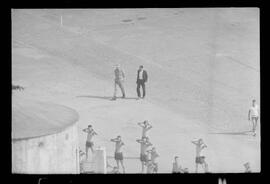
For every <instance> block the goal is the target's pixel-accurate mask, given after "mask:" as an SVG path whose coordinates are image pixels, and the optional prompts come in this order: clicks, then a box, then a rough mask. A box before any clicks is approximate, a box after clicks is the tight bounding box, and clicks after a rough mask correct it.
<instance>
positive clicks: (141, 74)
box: [136, 65, 148, 99]
mask: <svg viewBox="0 0 270 184" xmlns="http://www.w3.org/2000/svg"><path fill="white" fill-rule="evenodd" d="M147 79H148V76H147V72H146V71H145V70H144V69H143V66H142V65H141V66H140V67H139V70H138V71H137V82H136V83H137V95H138V99H140V98H144V97H145V83H146V82H147ZM141 87H142V90H143V96H142V97H141V91H140V88H141Z"/></svg>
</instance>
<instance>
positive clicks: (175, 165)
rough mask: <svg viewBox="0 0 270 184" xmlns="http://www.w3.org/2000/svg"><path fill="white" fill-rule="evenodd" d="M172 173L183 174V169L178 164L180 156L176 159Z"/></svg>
mask: <svg viewBox="0 0 270 184" xmlns="http://www.w3.org/2000/svg"><path fill="white" fill-rule="evenodd" d="M172 173H182V168H181V166H180V164H179V162H178V156H175V157H174V162H173V168H172Z"/></svg>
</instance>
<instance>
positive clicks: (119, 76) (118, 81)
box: [112, 65, 126, 100]
mask: <svg viewBox="0 0 270 184" xmlns="http://www.w3.org/2000/svg"><path fill="white" fill-rule="evenodd" d="M114 76H115V78H114V93H113V98H112V100H116V92H117V85H118V86H119V87H120V89H121V92H122V98H125V97H126V94H125V89H124V80H125V74H124V72H123V70H122V69H121V68H120V66H119V65H116V66H115V69H114Z"/></svg>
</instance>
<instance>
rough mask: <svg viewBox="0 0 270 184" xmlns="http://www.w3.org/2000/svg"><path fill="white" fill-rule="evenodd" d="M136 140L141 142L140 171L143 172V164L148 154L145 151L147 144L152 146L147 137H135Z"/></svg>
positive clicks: (145, 162)
mask: <svg viewBox="0 0 270 184" xmlns="http://www.w3.org/2000/svg"><path fill="white" fill-rule="evenodd" d="M136 141H137V142H138V143H140V144H141V153H140V161H141V163H142V173H144V166H145V165H146V164H147V162H148V155H147V152H146V151H147V148H148V147H149V146H152V144H151V143H150V141H149V138H148V137H143V138H141V139H137V140H136Z"/></svg>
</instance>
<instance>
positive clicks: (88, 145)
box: [83, 125, 97, 160]
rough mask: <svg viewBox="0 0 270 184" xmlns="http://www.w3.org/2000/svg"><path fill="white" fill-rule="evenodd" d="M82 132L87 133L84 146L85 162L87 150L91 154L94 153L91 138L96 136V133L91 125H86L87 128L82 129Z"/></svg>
mask: <svg viewBox="0 0 270 184" xmlns="http://www.w3.org/2000/svg"><path fill="white" fill-rule="evenodd" d="M83 131H84V132H85V133H87V139H86V144H85V154H86V160H87V159H88V150H89V148H90V149H91V151H92V154H93V153H94V143H93V141H92V138H93V136H94V135H97V133H96V132H95V131H94V129H93V128H92V125H88V127H87V128H85V129H83Z"/></svg>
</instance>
